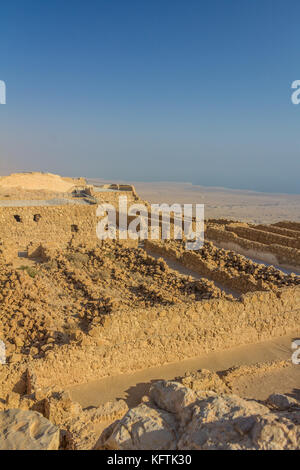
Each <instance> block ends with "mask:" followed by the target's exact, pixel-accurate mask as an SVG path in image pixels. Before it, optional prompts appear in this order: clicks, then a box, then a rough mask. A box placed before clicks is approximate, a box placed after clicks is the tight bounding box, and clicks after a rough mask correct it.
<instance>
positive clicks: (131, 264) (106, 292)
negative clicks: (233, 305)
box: [0, 244, 226, 362]
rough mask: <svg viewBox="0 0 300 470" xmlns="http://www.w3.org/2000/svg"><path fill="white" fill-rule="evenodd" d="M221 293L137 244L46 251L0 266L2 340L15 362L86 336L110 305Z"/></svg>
mask: <svg viewBox="0 0 300 470" xmlns="http://www.w3.org/2000/svg"><path fill="white" fill-rule="evenodd" d="M220 297H224V298H225V297H226V294H224V293H223V292H222V291H221V290H220V289H219V288H217V287H216V286H215V285H214V283H213V282H211V281H207V280H205V279H200V280H199V279H198V280H196V279H193V278H192V277H188V276H181V275H180V274H177V273H176V272H175V271H172V270H170V269H169V268H168V266H167V264H166V263H165V262H164V260H163V259H158V260H156V259H155V258H153V257H151V256H149V255H147V254H146V252H145V251H144V250H142V249H126V248H122V247H120V246H118V245H115V244H111V245H106V246H103V247H101V248H100V247H99V248H93V249H87V248H86V247H81V248H76V249H73V248H70V249H69V250H65V251H61V252H60V251H54V252H52V253H51V252H48V253H47V254H46V255H45V258H44V260H43V262H39V263H36V264H29V265H28V263H26V259H24V264H20V265H19V266H18V267H14V266H13V265H6V264H5V263H4V262H2V263H1V264H0V309H1V310H0V321H1V324H0V325H1V326H0V338H1V339H3V341H4V342H5V344H6V348H7V356H8V359H9V360H10V361H11V362H17V361H19V360H20V359H21V356H22V355H25V356H28V357H42V356H44V355H47V354H49V352H50V351H51V350H52V349H53V348H54V347H55V346H58V347H59V346H60V345H62V344H68V343H70V342H81V341H84V338H85V337H86V336H87V335H89V334H90V332H91V330H92V328H93V327H95V326H97V325H99V324H101V322H102V321H103V318H104V316H106V315H109V314H110V313H111V312H114V311H116V310H118V311H124V313H126V312H128V311H129V310H130V309H133V308H147V307H151V306H155V305H175V304H178V303H183V302H185V303H192V302H197V301H200V300H203V299H212V298H220Z"/></svg>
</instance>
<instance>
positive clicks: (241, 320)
mask: <svg viewBox="0 0 300 470" xmlns="http://www.w3.org/2000/svg"><path fill="white" fill-rule="evenodd" d="M299 306H300V288H299V287H295V288H286V289H282V290H280V291H279V292H277V293H274V292H256V293H248V294H246V295H243V296H242V297H241V298H240V299H239V300H235V301H228V300H224V299H220V300H208V301H201V302H198V303H197V304H194V305H193V306H187V305H177V306H176V307H174V306H172V307H165V308H162V307H159V308H151V309H147V310H146V311H145V310H136V309H132V311H131V313H130V315H126V316H125V315H124V314H123V313H118V312H116V313H113V314H111V315H106V316H105V317H104V318H103V325H102V327H99V331H98V335H97V337H95V336H94V340H95V343H94V344H93V345H87V346H84V345H82V346H81V347H76V346H70V345H68V346H63V347H61V348H57V349H56V350H55V351H52V352H51V355H50V354H49V355H47V357H46V359H43V360H39V359H37V360H32V361H30V363H29V364H27V365H25V364H23V365H22V366H21V368H20V367H19V368H18V369H17V370H16V372H15V373H14V372H13V369H11V370H10V373H8V369H7V376H6V375H5V372H6V368H3V369H2V374H0V382H1V381H2V383H3V387H5V386H6V385H5V384H6V382H5V380H7V381H8V382H9V383H10V385H11V383H12V382H16V380H17V377H19V376H20V371H21V370H22V368H23V369H24V370H25V368H26V367H30V370H31V371H32V372H33V373H34V374H35V375H36V376H37V378H38V385H39V386H41V387H45V386H49V385H59V386H67V385H73V384H76V383H85V382H88V381H93V380H96V379H99V378H102V377H106V376H110V375H117V374H120V373H127V372H133V371H137V370H140V369H144V368H148V367H152V366H159V365H163V364H166V363H170V362H175V361H179V360H183V359H186V358H191V357H196V356H199V355H201V354H203V353H208V352H212V351H220V350H225V349H229V348H232V347H235V346H239V345H245V344H250V343H254V342H258V341H263V340H268V339H271V338H272V337H276V336H281V335H285V334H296V333H297V334H298V333H300V330H299V316H300V310H299ZM17 374H18V375H17ZM8 382H7V383H8ZM7 386H8V385H7Z"/></svg>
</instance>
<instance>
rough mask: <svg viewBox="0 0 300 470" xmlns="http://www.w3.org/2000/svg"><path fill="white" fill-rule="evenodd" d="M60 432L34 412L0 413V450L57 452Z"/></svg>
mask: <svg viewBox="0 0 300 470" xmlns="http://www.w3.org/2000/svg"><path fill="white" fill-rule="evenodd" d="M59 445H60V431H59V429H58V428H57V427H56V426H54V425H53V424H52V423H50V421H48V420H47V419H46V418H44V417H43V416H42V415H41V414H40V413H37V412H36V411H24V410H20V409H10V410H5V411H2V412H0V450H57V449H58V448H59Z"/></svg>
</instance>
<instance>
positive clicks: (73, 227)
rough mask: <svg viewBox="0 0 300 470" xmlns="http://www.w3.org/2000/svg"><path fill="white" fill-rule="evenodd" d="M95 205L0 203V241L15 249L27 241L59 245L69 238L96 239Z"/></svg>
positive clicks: (75, 239)
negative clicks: (15, 204) (7, 204)
mask: <svg viewBox="0 0 300 470" xmlns="http://www.w3.org/2000/svg"><path fill="white" fill-rule="evenodd" d="M96 207H97V206H92V205H91V206H90V205H82V206H79V205H70V206H69V205H65V206H47V207H46V206H45V207H43V206H37V207H0V241H1V242H2V243H3V244H4V245H7V246H10V247H12V249H15V250H18V249H19V250H22V249H26V248H27V246H28V244H30V243H48V244H49V243H50V244H51V243H53V244H55V245H58V246H61V247H63V246H65V245H66V244H67V243H69V242H71V241H74V242H78V243H79V242H81V241H84V242H87V241H96V240H97V239H96V221H97V220H96Z"/></svg>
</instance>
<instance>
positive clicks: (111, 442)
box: [95, 404, 178, 450]
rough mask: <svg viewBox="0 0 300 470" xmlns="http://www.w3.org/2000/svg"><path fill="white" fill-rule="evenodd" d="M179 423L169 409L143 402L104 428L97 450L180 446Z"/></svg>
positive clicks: (173, 447)
mask: <svg viewBox="0 0 300 470" xmlns="http://www.w3.org/2000/svg"><path fill="white" fill-rule="evenodd" d="M177 439H178V435H177V423H176V419H175V417H174V416H173V415H172V414H171V413H168V412H167V411H164V410H160V409H158V408H156V407H154V406H147V405H146V404H141V405H139V406H137V407H136V408H132V409H131V410H130V411H128V413H126V415H125V416H124V417H123V419H121V420H120V421H117V423H115V424H114V425H113V426H112V425H111V426H110V427H109V428H108V429H107V430H105V431H104V432H103V434H102V435H101V436H100V439H99V440H98V442H97V444H96V445H95V450H100V449H111V450H152V449H155V450H168V449H176V442H177Z"/></svg>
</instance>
